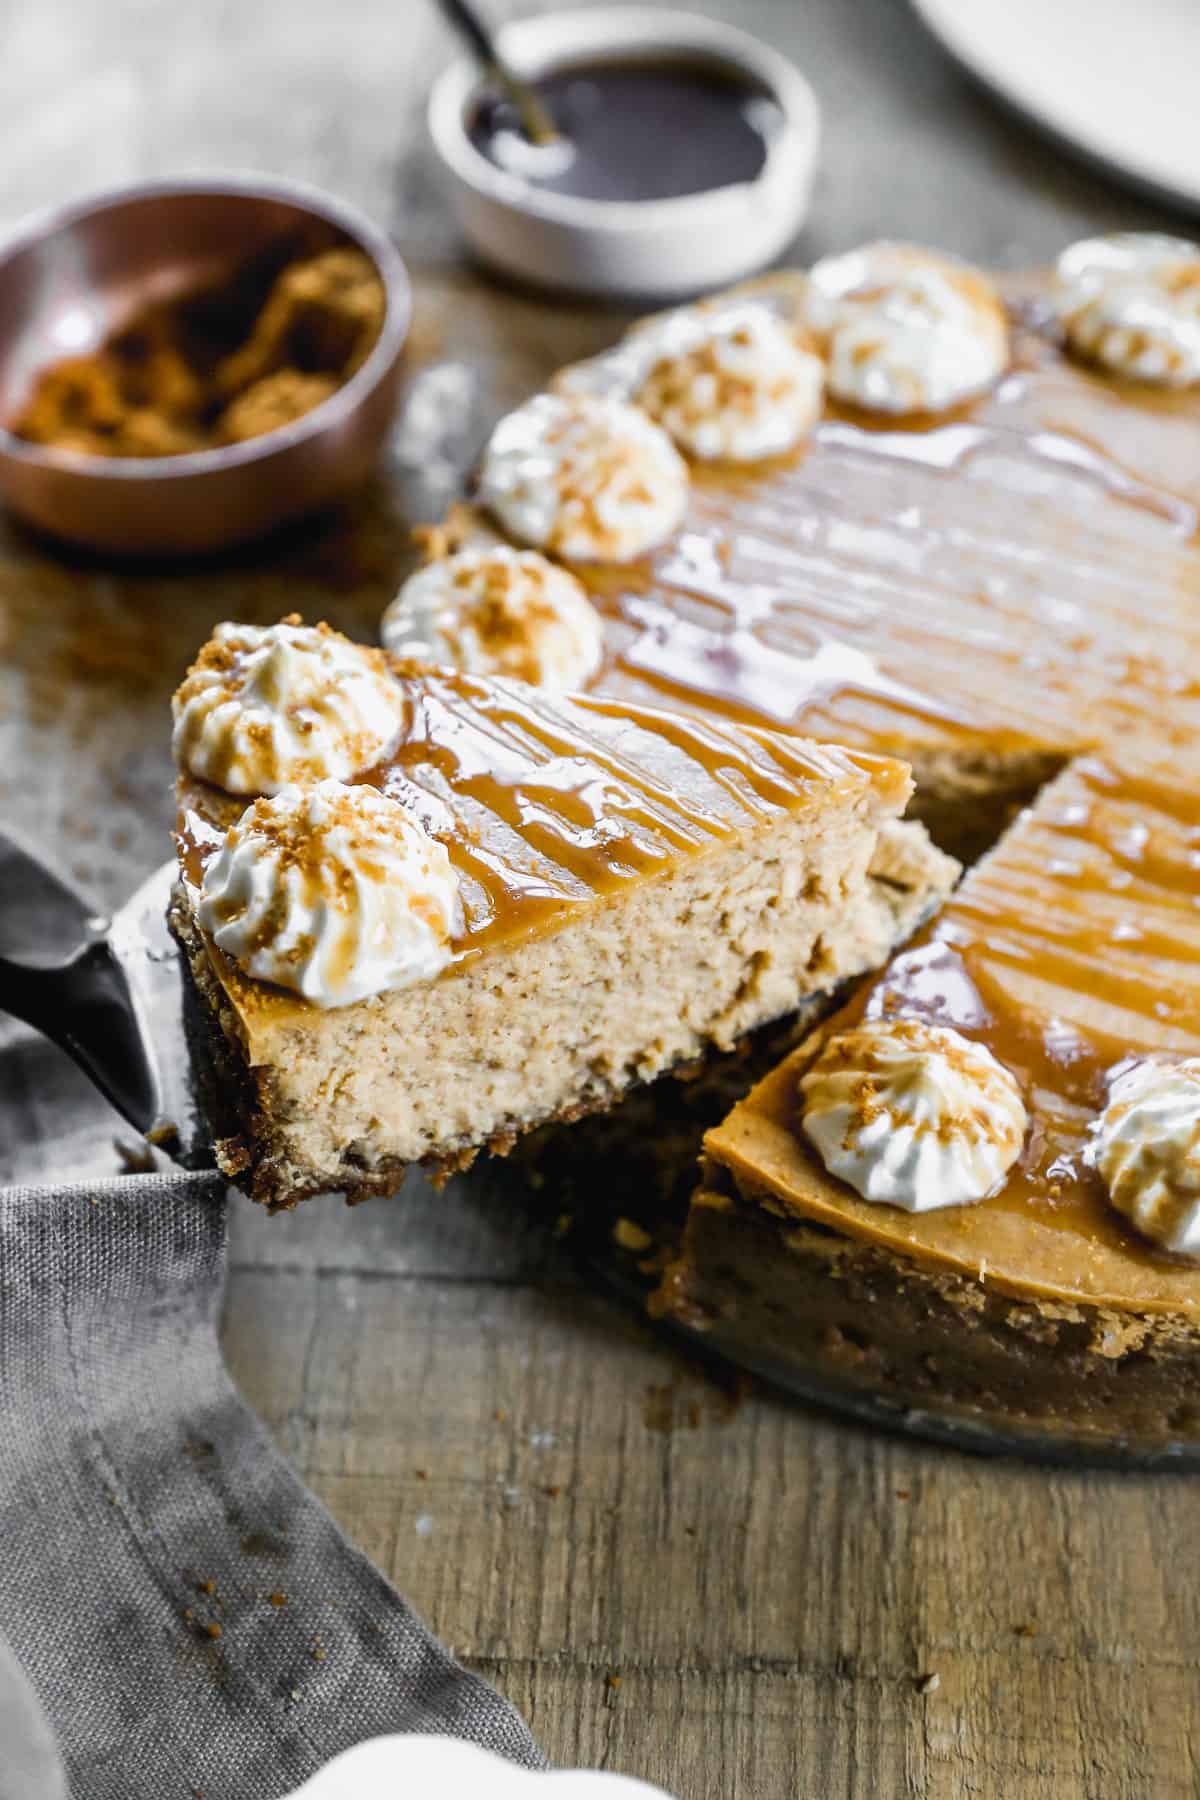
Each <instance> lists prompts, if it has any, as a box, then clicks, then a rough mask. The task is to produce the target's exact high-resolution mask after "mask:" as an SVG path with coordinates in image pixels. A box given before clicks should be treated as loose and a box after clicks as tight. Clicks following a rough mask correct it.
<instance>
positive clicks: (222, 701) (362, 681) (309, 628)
mask: <svg viewBox="0 0 1200 1800" xmlns="http://www.w3.org/2000/svg"><path fill="white" fill-rule="evenodd" d="M172 712H173V716H174V721H175V725H174V733H173V737H172V749H173V751H174V755H175V761H176V764H177V766H178V767H179V768H182V769H186V770H187V772H188V774H189V775H194V776H195V777H196V778H197V780H200V781H210V782H212V784H213V785H214V787H219V788H224V790H225V792H226V793H229V794H277V793H279V792H280V791H281V789H283V788H285V787H287V786H288V785H289V784H290V783H292V782H312V781H322V780H326V779H330V780H337V781H344V780H348V779H349V778H350V776H352V775H356V774H357V773H358V772H359V771H360V770H361V769H365V768H367V767H369V765H370V764H371V763H373V762H375V761H376V760H377V759H378V757H379V756H380V755H381V754H382V752H383V751H384V750H386V749H387V747H388V745H389V744H391V743H393V742H394V740H395V739H396V737H397V736H398V735H399V733H400V730H401V728H402V726H403V723H404V717H405V707H404V699H403V696H402V695H401V693H400V690H399V688H398V687H397V686H396V683H395V681H394V680H393V679H392V677H391V675H390V673H389V672H388V669H387V666H386V663H385V661H384V659H383V657H382V655H381V653H380V652H379V651H377V650H371V649H368V648H367V647H366V646H365V645H361V644H355V643H352V642H351V641H350V639H349V638H345V637H342V636H341V634H340V633H338V632H336V631H330V630H329V629H328V627H327V626H324V625H302V624H300V622H299V620H297V619H284V620H282V621H281V622H280V623H279V624H278V625H266V626H263V625H236V624H230V623H226V624H223V625H218V626H217V627H216V629H215V630H214V632H213V635H212V637H211V638H210V639H209V641H208V643H207V644H206V645H205V646H204V649H203V650H202V651H201V653H200V655H199V657H198V658H197V660H196V662H195V663H194V664H193V666H192V667H191V669H189V670H188V673H187V675H186V676H185V677H184V680H183V683H182V685H181V686H180V687H179V689H178V690H177V692H176V694H175V697H174V699H173V701H172Z"/></svg>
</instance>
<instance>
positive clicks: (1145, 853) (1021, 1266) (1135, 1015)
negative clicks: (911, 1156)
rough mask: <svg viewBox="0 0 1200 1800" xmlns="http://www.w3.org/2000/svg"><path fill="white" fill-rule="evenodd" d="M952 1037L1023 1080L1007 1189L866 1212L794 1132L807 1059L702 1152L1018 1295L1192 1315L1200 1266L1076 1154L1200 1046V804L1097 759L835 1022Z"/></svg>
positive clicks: (762, 1190)
mask: <svg viewBox="0 0 1200 1800" xmlns="http://www.w3.org/2000/svg"><path fill="white" fill-rule="evenodd" d="M890 1014H899V1015H901V1016H903V1017H914V1018H922V1019H927V1020H932V1021H936V1022H938V1023H940V1024H944V1025H950V1026H953V1027H954V1028H955V1029H956V1030H958V1031H961V1032H962V1033H964V1035H965V1036H967V1037H969V1038H973V1039H976V1040H978V1041H979V1042H981V1043H983V1044H986V1045H987V1047H988V1049H990V1050H991V1051H992V1053H993V1054H994V1055H995V1056H996V1057H997V1058H998V1059H999V1060H1000V1062H1002V1063H1003V1064H1004V1066H1005V1067H1006V1068H1007V1069H1009V1070H1010V1071H1011V1072H1012V1074H1013V1075H1014V1076H1015V1077H1016V1079H1017V1081H1018V1083H1019V1084H1020V1087H1021V1090H1022V1093H1023V1095H1024V1098H1025V1103H1026V1106H1027V1108H1028V1110H1029V1114H1030V1129H1029V1133H1028V1135H1027V1138H1026V1142H1025V1146H1024V1150H1023V1152H1022V1154H1021V1156H1020V1158H1019V1160H1018V1162H1017V1163H1016V1164H1015V1166H1014V1168H1013V1169H1012V1171H1011V1173H1010V1174H1009V1176H1008V1178H1007V1179H1006V1181H1005V1183H1004V1186H1003V1187H1002V1188H1001V1189H1000V1191H999V1192H997V1193H996V1194H994V1195H992V1196H991V1197H989V1198H988V1199H986V1200H983V1201H981V1202H979V1203H978V1204H977V1205H975V1206H966V1207H960V1208H955V1209H948V1210H946V1211H944V1212H933V1213H926V1214H923V1215H920V1216H912V1215H909V1214H907V1213H902V1212H899V1211H897V1210H896V1209H894V1208H892V1207H888V1206H878V1205H870V1204H868V1203H867V1202H865V1201H862V1200H860V1199H859V1198H858V1196H857V1195H856V1194H854V1193H853V1192H852V1190H851V1189H849V1188H848V1187H845V1186H843V1185H842V1184H841V1183H840V1182H837V1181H835V1180H834V1179H832V1178H831V1177H830V1176H829V1175H828V1174H826V1172H825V1170H824V1169H823V1168H822V1167H821V1165H820V1164H819V1162H818V1161H817V1160H816V1158H815V1157H814V1155H813V1154H812V1152H811V1151H810V1150H809V1149H808V1148H807V1145H806V1143H805V1141H804V1139H803V1137H802V1135H801V1133H800V1130H799V1107H800V1099H799V1095H798V1092H797V1085H796V1084H797V1078H798V1076H799V1074H800V1073H801V1072H802V1069H803V1067H804V1066H806V1065H807V1063H808V1062H809V1061H810V1060H811V1058H812V1056H813V1055H814V1053H815V1052H814V1044H813V1043H812V1042H811V1041H810V1043H809V1044H808V1045H805V1046H802V1047H801V1049H800V1050H798V1051H797V1052H796V1053H795V1054H794V1055H793V1056H792V1057H790V1058H788V1060H787V1061H786V1062H785V1063H784V1064H783V1065H782V1066H781V1067H780V1068H779V1069H777V1070H775V1071H774V1072H773V1073H772V1074H771V1075H770V1076H769V1077H768V1078H767V1080H766V1081H764V1082H763V1083H761V1084H760V1086H759V1087H757V1088H756V1089H755V1090H754V1091H753V1093H752V1094H751V1095H750V1096H749V1097H748V1099H746V1100H745V1101H743V1102H742V1104H741V1105H740V1106H738V1107H737V1108H736V1109H735V1111H734V1112H733V1113H732V1114H731V1115H730V1117H729V1118H728V1119H727V1120H726V1121H725V1122H724V1123H723V1124H722V1125H721V1126H720V1127H719V1128H718V1129H717V1130H716V1131H715V1132H712V1133H710V1135H709V1138H708V1139H707V1140H706V1146H705V1147H706V1150H707V1152H708V1154H709V1155H710V1156H711V1157H712V1158H713V1160H714V1161H716V1162H718V1163H722V1164H725V1165H726V1166H727V1167H729V1168H730V1169H731V1170H732V1171H733V1173H734V1175H735V1177H736V1178H737V1179H738V1181H739V1184H740V1185H741V1186H742V1187H743V1189H744V1190H745V1191H748V1192H750V1193H752V1194H757V1195H759V1196H760V1197H765V1198H766V1200H767V1202H768V1204H771V1205H774V1206H775V1207H777V1208H778V1209H779V1210H781V1211H783V1212H784V1213H796V1214H802V1215H806V1216H807V1217H809V1218H812V1219H816V1220H817V1221H819V1222H823V1223H827V1224H829V1225H832V1226H834V1227H835V1228H836V1229H838V1230H840V1231H844V1232H848V1233H849V1234H850V1235H852V1236H855V1237H859V1238H863V1239H867V1240H869V1241H872V1242H875V1243H879V1244H882V1245H885V1246H887V1247H888V1248H889V1249H894V1250H896V1251H898V1252H900V1253H902V1254H904V1255H908V1256H915V1257H918V1258H920V1259H922V1260H924V1261H928V1262H933V1263H940V1264H943V1265H944V1266H946V1267H948V1268H952V1269H955V1270H958V1271H960V1272H965V1273H968V1274H970V1275H973V1276H976V1277H979V1278H980V1279H983V1280H985V1281H986V1283H987V1285H988V1286H995V1287H997V1288H999V1289H1000V1290H1002V1291H1004V1292H1008V1293H1013V1294H1017V1295H1020V1296H1028V1295H1030V1294H1033V1295H1036V1296H1039V1297H1043V1298H1048V1299H1052V1300H1061V1301H1071V1300H1078V1299H1086V1300H1088V1301H1091V1302H1098V1303H1101V1304H1104V1305H1109V1306H1113V1307H1118V1308H1122V1307H1123V1308H1127V1309H1131V1310H1137V1311H1143V1312H1173V1313H1180V1314H1185V1315H1188V1316H1190V1317H1197V1318H1200V1270H1197V1269H1196V1267H1195V1265H1194V1264H1193V1265H1187V1264H1184V1263H1182V1262H1180V1261H1178V1260H1176V1259H1174V1258H1172V1257H1171V1256H1169V1255H1167V1254H1166V1253H1165V1252H1161V1251H1158V1250H1156V1249H1155V1248H1154V1247H1153V1246H1152V1245H1150V1244H1148V1243H1147V1242H1146V1241H1145V1240H1144V1239H1142V1238H1141V1237H1139V1236H1138V1235H1137V1234H1136V1233H1135V1232H1134V1231H1133V1230H1132V1229H1131V1228H1128V1227H1127V1226H1126V1225H1125V1223H1124V1221H1123V1220H1122V1219H1121V1218H1120V1217H1119V1216H1118V1214H1117V1213H1116V1212H1114V1211H1113V1209H1112V1207H1111V1206H1110V1205H1109V1204H1108V1201H1107V1199H1106V1197H1105V1194H1104V1191H1103V1188H1102V1185H1101V1182H1100V1179H1099V1177H1098V1175H1097V1174H1096V1173H1095V1171H1094V1170H1093V1169H1092V1168H1091V1167H1089V1164H1088V1159H1087V1155H1086V1149H1087V1143H1088V1131H1089V1126H1090V1124H1091V1121H1092V1120H1093V1118H1094V1117H1095V1115H1096V1113H1097V1112H1098V1111H1099V1110H1100V1109H1101V1108H1102V1107H1103V1106H1104V1104H1105V1101H1106V1098H1107V1091H1108V1084H1109V1081H1110V1079H1111V1077H1112V1075H1113V1072H1114V1070H1116V1069H1117V1068H1119V1067H1120V1066H1121V1065H1122V1064H1123V1063H1124V1062H1126V1061H1127V1060H1128V1059H1129V1058H1130V1057H1136V1056H1139V1055H1145V1054H1164V1053H1165V1054H1195V1051H1196V1047H1197V1044H1198V1043H1200V790H1198V789H1197V786H1196V784H1195V782H1194V781H1192V780H1190V779H1189V778H1188V775H1187V772H1186V771H1184V772H1183V773H1182V774H1181V773H1180V771H1178V770H1173V771H1160V772H1158V773H1157V774H1156V775H1153V776H1151V775H1149V774H1143V775H1139V776H1136V777H1135V776H1131V775H1129V774H1125V773H1119V772H1117V771H1116V770H1115V769H1114V768H1113V767H1112V766H1111V765H1110V764H1109V763H1108V762H1106V761H1101V760H1099V759H1095V758H1086V759H1081V760H1080V761H1077V762H1076V763H1074V764H1072V766H1071V767H1070V768H1069V769H1068V770H1066V771H1065V772H1064V773H1063V774H1062V775H1060V776H1059V777H1058V778H1057V780H1056V781H1054V782H1053V783H1052V784H1051V785H1050V786H1049V787H1047V788H1046V789H1045V790H1044V791H1043V793H1042V795H1041V797H1040V799H1039V800H1038V802H1037V804H1036V806H1034V807H1033V808H1031V809H1030V811H1029V812H1028V813H1026V814H1025V815H1024V816H1023V817H1022V819H1021V820H1020V821H1019V822H1018V824H1017V825H1016V826H1014V828H1013V829H1012V831H1011V832H1010V833H1009V834H1008V835H1007V836H1006V837H1005V838H1004V839H1003V840H1002V842H1001V843H1000V845H999V846H998V847H997V849H996V850H994V851H993V852H992V853H991V854H990V855H989V856H988V857H986V858H985V859H984V860H983V861H982V862H981V863H979V864H978V865H977V866H976V868H975V869H974V870H973V871H972V872H971V873H970V874H969V875H968V876H967V878H966V880H965V881H964V883H963V884H962V886H961V888H960V889H959V891H958V893H957V894H956V895H955V896H954V897H953V898H952V899H951V900H950V901H949V902H948V903H947V905H946V907H945V910H944V911H943V913H942V915H941V916H940V917H939V919H938V920H937V921H936V922H935V923H934V924H933V925H931V926H928V927H927V928H926V929H925V930H924V931H923V932H922V933H921V934H920V936H919V937H918V938H917V939H916V940H915V942H914V944H913V946H912V947H911V948H910V949H908V950H906V951H904V952H903V953H902V954H901V955H900V956H898V957H897V958H896V959H895V960H894V962H893V963H892V964H891V966H890V968H889V969H887V970H886V971H885V972H884V973H883V974H882V975H881V976H879V977H877V978H876V979H875V980H874V981H872V982H871V983H869V984H867V985H866V986H865V987H864V988H863V989H862V990H860V991H859V993H858V994H857V995H856V996H855V998H854V1000H853V1001H852V1002H851V1003H850V1005H849V1006H847V1007H846V1008H844V1009H843V1011H842V1012H841V1013H839V1014H838V1016H837V1017H836V1018H835V1019H834V1020H833V1021H832V1022H831V1023H830V1025H829V1026H828V1028H827V1029H828V1030H829V1031H835V1030H843V1029H845V1028H846V1027H847V1026H852V1025H855V1024H857V1023H858V1022H859V1021H860V1020H862V1019H864V1018H866V1019H871V1018H878V1017H881V1016H887V1015H890Z"/></svg>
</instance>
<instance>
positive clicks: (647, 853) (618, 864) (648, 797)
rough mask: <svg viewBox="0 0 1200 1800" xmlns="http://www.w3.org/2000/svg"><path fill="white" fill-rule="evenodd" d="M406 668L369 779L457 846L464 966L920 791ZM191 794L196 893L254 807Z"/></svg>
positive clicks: (762, 738) (758, 744)
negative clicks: (398, 725) (687, 870)
mask: <svg viewBox="0 0 1200 1800" xmlns="http://www.w3.org/2000/svg"><path fill="white" fill-rule="evenodd" d="M403 667H404V666H403V665H398V670H399V671H401V672H399V674H398V678H399V680H400V684H401V687H402V689H403V690H404V693H405V697H406V700H407V703H408V704H407V714H408V724H407V726H406V729H405V731H404V732H403V734H402V738H401V741H400V742H399V743H398V744H397V746H396V747H395V749H394V750H393V751H392V752H391V753H390V754H389V755H388V757H387V758H386V759H385V760H383V761H381V762H379V763H377V764H376V765H375V766H374V767H373V768H371V769H368V770H366V771H365V773H364V774H363V775H362V776H361V777H359V779H360V780H362V781H364V782H369V783H370V784H371V785H373V786H375V787H377V788H381V789H382V790H383V792H384V793H386V794H389V795H391V796H392V797H393V798H395V799H397V800H399V801H401V802H402V803H403V804H404V806H406V807H407V808H408V809H409V810H410V812H411V813H412V814H413V816H414V817H415V818H417V819H419V820H420V822H421V823H422V824H423V825H424V826H425V827H426V828H427V830H429V831H430V832H431V833H432V834H433V836H434V837H436V838H438V839H440V840H441V842H442V843H443V844H445V846H446V849H447V851H448V852H449V855H450V859H451V861H452V862H453V864H454V866H455V868H456V869H457V871H458V873H459V876H460V878H461V884H462V901H463V921H462V927H461V930H460V931H459V933H458V934H457V935H456V936H455V938H454V939H453V940H452V949H453V952H454V960H455V961H456V962H459V963H462V962H466V961H468V960H470V959H472V958H474V957H476V956H479V955H481V954H482V953H483V952H484V951H487V950H491V949H494V948H496V947H497V946H499V945H502V944H505V943H512V942H515V941H518V940H521V939H524V938H529V937H535V936H538V935H541V934H542V933H545V932H548V931H552V930H555V929H557V927H558V926H559V925H561V924H562V923H564V922H565V920H566V919H567V918H568V917H569V916H570V914H571V912H572V911H573V910H575V909H577V908H578V907H579V906H580V905H582V904H584V903H586V902H588V901H591V900H593V899H596V898H602V897H604V896H607V895H613V894H616V893H619V892H620V891H621V890H622V889H625V888H628V887H630V886H632V885H636V884H637V883H639V882H641V881H644V880H647V879H650V878H652V877H654V876H656V875H659V874H662V873H665V872H666V871H668V870H669V869H670V868H671V866H672V865H673V864H675V863H678V862H680V861H682V860H684V859H685V858H687V857H690V856H691V855H694V854H697V853H702V852H704V851H707V850H710V849H715V848H717V847H719V846H720V845H722V844H725V843H732V842H735V841H736V840H737V839H738V838H739V837H741V836H742V835H743V834H744V833H746V832H748V831H751V830H754V829H756V828H759V827H761V826H763V825H765V824H769V823H770V822H772V821H773V820H777V819H782V818H784V817H785V816H788V815H797V814H801V813H803V812H805V811H807V810H808V809H809V808H810V807H811V808H816V807H819V806H822V805H824V804H825V803H827V802H828V800H829V798H830V796H831V795H832V794H834V793H838V792H840V793H841V794H843V795H844V796H846V798H847V803H848V804H850V805H853V804H857V805H858V806H860V807H861V808H863V809H866V810H867V811H868V813H869V814H880V815H887V816H891V815H895V814H898V813H900V812H901V811H902V810H903V807H904V803H905V801H906V799H907V797H908V793H909V789H910V785H911V784H910V782H909V778H908V771H907V769H906V768H904V767H903V765H901V764H899V763H894V762H890V761H887V760H885V759H882V758H878V757H873V756H869V755H863V754H861V753H856V752H853V751H846V750H840V749H836V748H833V747H828V748H826V747H823V746H819V745H816V744H812V743H808V742H805V741H804V740H803V739H800V738H795V737H792V736H790V735H787V734H782V733H774V732H765V731H754V730H746V729H744V728H742V729H737V730H730V729H729V728H728V727H726V726H724V725H722V724H720V723H719V722H716V721H707V722H706V721H702V720H690V719H684V718H679V717H672V716H670V715H667V714H663V713H646V712H644V711H639V709H636V708H634V709H631V708H630V707H628V706H626V705H623V704H620V703H616V702H612V701H605V700H600V699H582V700H569V701H564V700H554V699H551V698H548V697H547V696H546V695H544V694H542V693H540V692H538V691H536V690H534V689H531V688H526V687H523V686H520V685H517V684H514V683H509V682H501V681H489V680H485V679H482V678H479V677H472V676H467V675H461V674H453V673H450V672H440V673H436V674H434V673H429V672H425V673H421V674H417V673H415V672H413V671H411V670H410V671H409V672H408V673H403V672H402V671H403ZM179 797H180V822H179V828H178V837H179V847H180V856H181V860H182V863H183V868H184V873H185V875H186V877H187V879H188V880H189V882H191V883H192V884H193V885H194V886H195V885H198V884H199V881H200V878H201V875H202V873H203V865H204V862H205V860H206V859H207V857H208V856H210V855H211V854H212V853H213V851H214V850H215V849H216V848H217V846H218V845H219V843H220V841H221V838H222V836H223V834H224V832H225V830H226V829H227V828H228V826H229V825H230V824H231V823H232V822H233V820H234V819H236V818H238V817H239V816H240V814H241V812H242V810H243V809H244V807H245V804H246V802H245V801H244V800H239V799H235V798H233V797H231V796H230V795H227V794H223V793H221V792H220V791H219V790H218V789H216V788H213V787H209V786H207V785H205V784H203V783H198V782H193V781H190V780H189V779H188V778H187V777H182V778H181V780H180V796H179ZM261 991H262V993H263V994H264V995H266V994H268V992H269V991H268V990H266V989H263V990H261ZM269 998H270V1001H271V1002H272V1003H273V1002H276V1001H277V1002H278V1003H279V1004H297V1003H295V1002H291V1001H289V1000H288V999H287V998H286V997H285V996H282V995H277V994H275V993H273V992H270V994H269Z"/></svg>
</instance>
